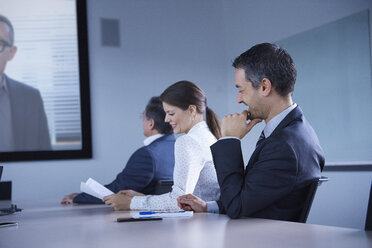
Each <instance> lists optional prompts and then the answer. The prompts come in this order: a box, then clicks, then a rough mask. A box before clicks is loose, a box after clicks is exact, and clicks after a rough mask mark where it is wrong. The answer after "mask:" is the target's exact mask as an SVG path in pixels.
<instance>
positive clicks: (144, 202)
mask: <svg viewBox="0 0 372 248" xmlns="http://www.w3.org/2000/svg"><path fill="white" fill-rule="evenodd" d="M215 142H216V138H215V137H214V136H213V134H212V133H211V132H210V130H209V128H208V126H207V123H206V122H205V121H202V122H199V123H197V124H196V125H195V126H193V127H192V128H191V129H190V131H189V132H188V133H187V134H186V135H183V136H181V137H179V138H178V139H177V140H176V143H175V149H174V154H175V165H174V172H173V182H174V184H173V187H172V191H171V192H169V193H166V194H163V195H147V196H135V197H133V199H132V202H131V204H130V209H131V210H178V209H179V208H178V206H177V197H179V196H181V195H184V194H194V195H196V196H198V197H200V198H201V199H203V200H205V201H216V200H218V199H219V197H220V188H219V186H218V182H217V175H216V171H215V169H214V164H213V159H212V153H211V150H210V146H211V145H213V144H214V143H215Z"/></svg>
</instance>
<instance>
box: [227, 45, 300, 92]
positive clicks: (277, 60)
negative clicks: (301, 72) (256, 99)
mask: <svg viewBox="0 0 372 248" xmlns="http://www.w3.org/2000/svg"><path fill="white" fill-rule="evenodd" d="M233 66H234V67H235V68H236V69H244V71H245V78H246V80H249V81H250V82H252V85H253V87H254V88H258V86H259V84H260V83H261V81H262V79H264V78H267V79H269V80H270V82H271V84H272V85H273V87H274V89H275V91H276V92H277V93H278V94H279V95H281V96H286V95H288V94H289V93H292V92H293V90H294V85H295V82H296V77H297V71H296V67H295V64H294V62H293V60H292V58H291V56H290V55H289V54H288V52H287V51H286V50H284V49H282V48H280V47H279V46H278V45H275V44H271V43H262V44H258V45H255V46H253V47H252V48H250V49H249V50H248V51H246V52H244V53H242V54H241V55H239V56H238V57H237V58H236V59H235V60H234V62H233Z"/></svg>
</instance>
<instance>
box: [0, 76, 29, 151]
mask: <svg viewBox="0 0 372 248" xmlns="http://www.w3.org/2000/svg"><path fill="white" fill-rule="evenodd" d="M5 77H6V80H7V86H8V89H9V96H10V97H9V98H10V112H11V114H12V126H13V137H14V146H15V148H17V147H18V145H19V144H21V143H22V137H24V131H25V127H24V124H25V123H26V122H25V120H24V118H25V116H26V113H25V110H24V109H25V99H24V97H22V92H19V88H18V84H17V82H15V81H14V80H12V79H10V78H9V77H7V76H5ZM20 93H21V94H20ZM15 110H17V111H15Z"/></svg>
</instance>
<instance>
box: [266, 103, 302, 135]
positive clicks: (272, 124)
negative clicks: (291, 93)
mask: <svg viewBox="0 0 372 248" xmlns="http://www.w3.org/2000/svg"><path fill="white" fill-rule="evenodd" d="M296 107H297V104H296V103H294V104H292V105H291V106H289V107H288V108H286V109H285V110H283V111H282V112H280V113H279V114H277V115H276V116H275V117H274V118H272V119H271V120H270V121H269V122H268V123H267V124H266V126H265V128H264V130H263V132H264V134H265V138H267V137H269V136H270V135H271V134H272V132H273V131H274V130H275V128H276V127H277V126H278V125H279V123H280V122H282V120H284V118H285V117H286V116H287V115H288V114H289V112H291V111H292V110H293V109H295V108H296Z"/></svg>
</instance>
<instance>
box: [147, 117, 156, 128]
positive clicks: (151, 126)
mask: <svg viewBox="0 0 372 248" xmlns="http://www.w3.org/2000/svg"><path fill="white" fill-rule="evenodd" d="M148 126H149V128H150V130H153V129H155V121H154V119H150V120H149V122H148Z"/></svg>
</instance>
